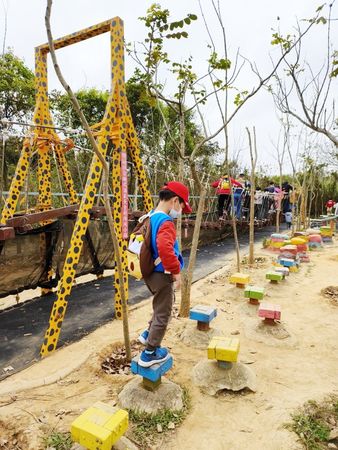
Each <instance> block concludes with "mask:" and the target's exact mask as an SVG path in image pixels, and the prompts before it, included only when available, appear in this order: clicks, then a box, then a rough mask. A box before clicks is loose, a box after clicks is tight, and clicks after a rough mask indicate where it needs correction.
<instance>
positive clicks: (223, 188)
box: [211, 175, 243, 220]
mask: <svg viewBox="0 0 338 450" xmlns="http://www.w3.org/2000/svg"><path fill="white" fill-rule="evenodd" d="M211 186H212V187H213V188H216V195H218V208H217V209H218V218H219V219H220V220H223V211H224V210H225V211H226V212H227V211H228V209H229V205H230V200H231V197H230V195H231V186H237V187H241V188H242V187H243V186H242V184H241V183H239V182H238V181H237V180H235V179H234V178H231V177H229V176H228V175H224V176H222V177H221V178H220V179H219V180H217V181H214V182H213V183H211Z"/></svg>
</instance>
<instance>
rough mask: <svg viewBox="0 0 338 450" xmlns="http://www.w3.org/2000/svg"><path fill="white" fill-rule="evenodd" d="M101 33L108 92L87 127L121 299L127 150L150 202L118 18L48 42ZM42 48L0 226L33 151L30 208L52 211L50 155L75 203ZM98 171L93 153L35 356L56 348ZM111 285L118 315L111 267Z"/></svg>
mask: <svg viewBox="0 0 338 450" xmlns="http://www.w3.org/2000/svg"><path fill="white" fill-rule="evenodd" d="M106 32H109V33H110V44H111V45H110V49H111V92H110V96H109V99H108V102H107V105H106V110H105V114H104V117H103V119H102V121H101V122H100V123H97V124H95V125H93V126H92V127H91V128H92V130H93V134H94V136H95V138H96V140H97V144H98V148H99V151H100V152H101V155H102V156H103V157H104V158H106V157H107V152H111V165H110V168H111V171H112V192H113V205H112V208H113V218H114V224H115V230H116V233H117V236H118V241H119V249H120V256H121V261H122V266H123V280H124V286H125V291H126V292H125V294H126V298H128V264H127V255H126V250H127V239H128V184H127V152H128V153H129V156H130V159H131V161H132V163H133V165H134V167H135V169H136V173H137V180H138V186H139V188H140V190H141V193H142V196H143V204H144V209H145V210H147V211H149V210H151V209H152V207H153V201H152V198H151V195H150V192H149V189H148V181H147V178H146V174H145V171H144V168H143V164H142V160H141V156H140V149H139V142H138V138H137V135H136V131H135V129H134V125H133V122H132V117H131V113H130V108H129V104H128V100H127V96H126V90H125V80H124V34H123V21H122V20H121V19H120V18H119V17H115V18H113V19H110V20H107V21H105V22H102V23H100V24H97V25H94V26H91V27H89V28H86V29H83V30H81V31H78V32H76V33H72V34H70V35H67V36H64V37H62V38H60V39H57V40H55V41H54V46H55V49H56V50H57V49H60V48H63V47H66V46H68V45H72V44H75V43H77V42H80V41H84V40H86V39H89V38H91V37H94V36H98V35H100V34H103V33H106ZM48 52H49V46H48V44H44V45H41V46H39V47H36V49H35V84H36V106H35V112H34V117H33V123H34V125H32V127H31V133H30V136H27V137H26V138H25V140H24V143H23V148H22V151H21V155H20V158H19V161H18V164H17V167H16V171H15V175H14V177H13V180H12V183H11V187H10V191H9V195H8V198H7V201H6V204H5V206H4V209H3V211H2V215H1V219H0V225H8V221H9V222H10V220H11V219H13V217H14V214H15V211H16V207H17V203H18V200H19V196H20V192H21V191H22V189H23V187H24V184H25V180H26V177H27V174H28V172H29V164H30V157H31V156H32V154H33V152H36V153H37V156H38V173H37V179H38V191H39V195H38V201H37V205H36V208H35V210H36V211H37V212H40V213H42V216H41V217H48V214H47V215H45V216H44V215H43V213H44V212H47V213H48V212H50V211H52V210H53V207H52V192H51V157H55V159H56V161H57V165H58V170H59V172H60V173H61V176H62V178H63V180H64V183H65V186H66V189H67V191H68V194H69V204H70V206H71V205H77V204H78V203H79V198H78V194H77V192H76V191H75V188H74V182H73V179H72V177H71V173H70V171H69V168H68V164H67V160H66V158H65V152H66V151H68V150H69V149H70V148H72V147H73V146H74V143H73V142H72V141H71V140H70V139H67V140H62V139H61V138H60V137H59V135H58V134H57V133H56V130H57V128H56V127H54V125H53V120H52V117H51V114H50V111H49V100H48V84H47V55H48ZM101 175H102V164H101V162H100V160H99V158H98V157H97V156H96V155H95V154H94V155H93V158H92V161H91V165H90V169H89V173H88V177H87V182H86V185H85V189H84V193H83V197H82V199H81V202H80V205H79V207H78V212H77V218H76V222H75V225H74V229H73V233H72V237H71V241H70V245H69V248H68V252H67V256H66V260H65V264H64V267H63V272H62V276H61V279H60V281H59V284H58V290H57V298H56V300H55V302H54V305H53V308H52V311H51V314H50V318H49V325H48V328H47V330H46V332H45V337H44V341H43V344H42V347H41V350H40V354H41V356H46V355H48V354H50V353H51V352H53V351H54V350H55V349H56V347H57V343H58V339H59V335H60V332H61V327H62V323H63V319H64V317H65V314H66V309H67V304H68V299H69V296H70V293H71V289H72V285H73V282H74V279H75V275H76V267H77V264H78V262H79V259H80V254H81V250H82V246H83V241H84V239H85V235H86V231H87V228H88V224H89V220H90V213H91V208H92V207H93V204H94V199H95V195H96V193H97V192H98V190H99V188H100V178H101ZM49 221H50V220H49ZM40 223H41V224H42V225H44V224H46V223H49V222H48V220H46V218H45V219H44V220H42V221H41V222H40ZM114 286H115V315H116V317H117V318H119V319H121V318H122V305H121V288H120V286H119V279H118V274H117V273H116V272H115V274H114Z"/></svg>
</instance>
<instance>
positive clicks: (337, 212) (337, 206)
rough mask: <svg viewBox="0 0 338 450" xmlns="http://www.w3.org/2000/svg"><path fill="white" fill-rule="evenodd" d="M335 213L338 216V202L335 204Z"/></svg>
mask: <svg viewBox="0 0 338 450" xmlns="http://www.w3.org/2000/svg"><path fill="white" fill-rule="evenodd" d="M334 215H335V216H338V202H337V203H335V205H334Z"/></svg>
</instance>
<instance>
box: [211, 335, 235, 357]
mask: <svg viewBox="0 0 338 450" xmlns="http://www.w3.org/2000/svg"><path fill="white" fill-rule="evenodd" d="M239 348H240V342H239V339H237V338H226V337H217V336H215V337H213V338H212V339H211V341H210V342H209V345H208V350H207V352H208V359H216V360H217V361H226V362H236V361H237V359H238V353H239Z"/></svg>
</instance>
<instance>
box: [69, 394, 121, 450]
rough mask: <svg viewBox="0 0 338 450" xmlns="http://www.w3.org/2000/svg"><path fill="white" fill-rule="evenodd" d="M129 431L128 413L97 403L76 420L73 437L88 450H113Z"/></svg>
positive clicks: (73, 424) (72, 432)
mask: <svg viewBox="0 0 338 450" xmlns="http://www.w3.org/2000/svg"><path fill="white" fill-rule="evenodd" d="M127 429H128V413H127V411H125V410H123V409H117V408H114V407H112V406H110V405H107V404H105V403H102V402H97V403H95V404H94V405H93V406H92V407H91V408H89V409H87V410H86V411H85V412H84V413H83V414H81V416H79V417H78V418H77V419H75V420H74V422H73V423H72V425H71V435H72V439H73V441H75V442H77V443H79V444H80V445H83V446H84V447H85V448H86V449H88V450H111V448H112V446H113V445H114V444H115V443H116V442H117V441H118V440H119V439H120V437H121V436H122V435H123V434H124V433H125V432H126V431H127Z"/></svg>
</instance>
